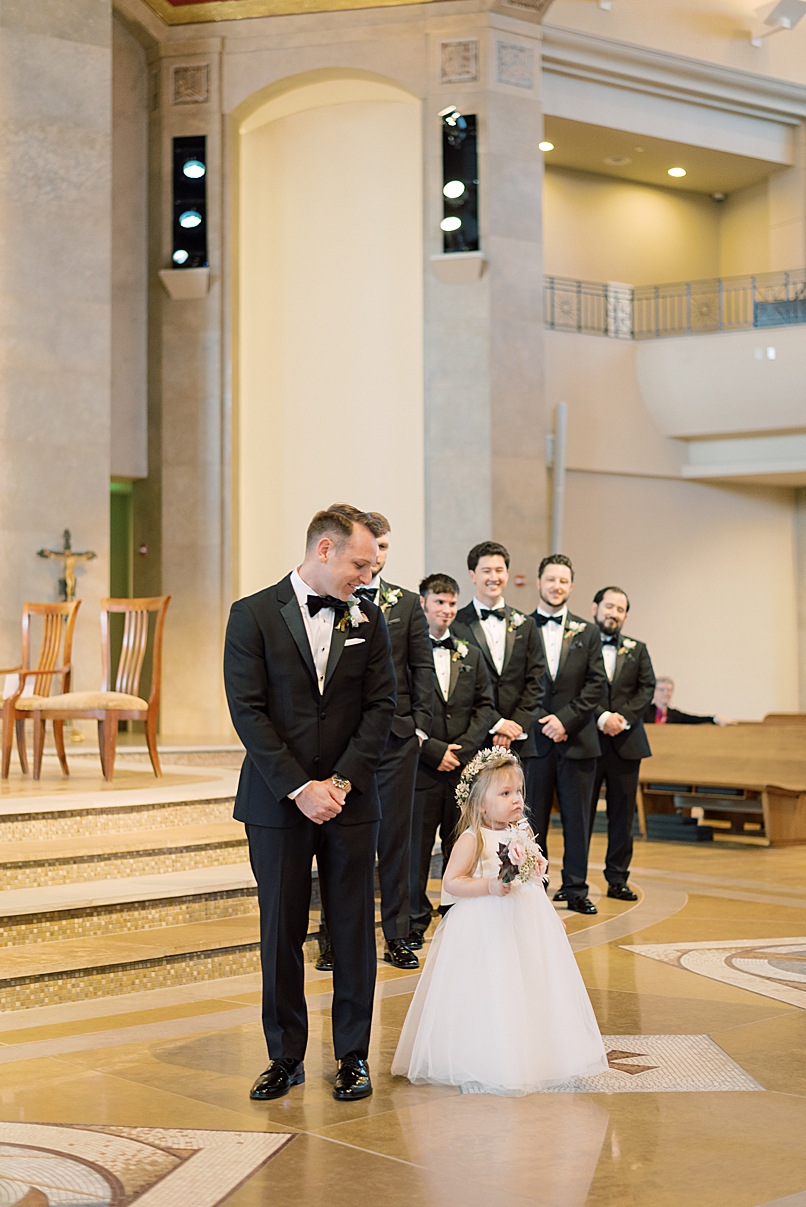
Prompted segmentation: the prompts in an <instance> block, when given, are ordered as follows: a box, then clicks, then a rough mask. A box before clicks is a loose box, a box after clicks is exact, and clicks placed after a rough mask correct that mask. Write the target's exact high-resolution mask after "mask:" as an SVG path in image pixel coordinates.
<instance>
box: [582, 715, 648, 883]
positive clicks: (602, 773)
mask: <svg viewBox="0 0 806 1207" xmlns="http://www.w3.org/2000/svg"><path fill="white" fill-rule="evenodd" d="M599 741H600V743H601V746H602V757H601V758H599V759H597V760H596V776H595V779H594V782H593V795H592V800H591V805H592V808H591V829H593V815H594V813H595V812H596V804H597V802H598V800H599V792H600V790H601V787H602V784H605V785H606V788H605V792H606V795H607V856H606V857H605V873H604V874H605V880H606V881H607V883H608V884H616V885H622V884H626V883H627V877H628V876H629V874H630V860H631V859H632V825H633V818H634V817H635V797H636V793H637V790H638V773H639V771H640V770H641V760H640V759H623V758H621V756H620V755H619V754H618V753H617V752H616V748H615V746H614V744H613V739H612V738H611V737H608V735H607V734H605V733H603V734H600V736H599Z"/></svg>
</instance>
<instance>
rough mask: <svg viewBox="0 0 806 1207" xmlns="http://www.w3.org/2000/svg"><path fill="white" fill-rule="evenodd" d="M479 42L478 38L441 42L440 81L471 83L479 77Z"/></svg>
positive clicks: (446, 82)
mask: <svg viewBox="0 0 806 1207" xmlns="http://www.w3.org/2000/svg"><path fill="white" fill-rule="evenodd" d="M478 60H479V44H478V41H477V40H476V38H467V39H465V40H464V41H461V42H460V41H457V42H442V43H440V65H439V82H440V83H441V84H469V83H472V81H473V80H477V79H478V78H479V77H478Z"/></svg>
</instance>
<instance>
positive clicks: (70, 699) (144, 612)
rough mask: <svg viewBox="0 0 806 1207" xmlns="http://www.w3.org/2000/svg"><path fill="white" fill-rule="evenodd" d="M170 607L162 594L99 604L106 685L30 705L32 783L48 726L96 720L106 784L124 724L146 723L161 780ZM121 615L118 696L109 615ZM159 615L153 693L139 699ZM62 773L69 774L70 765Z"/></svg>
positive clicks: (37, 773) (38, 770)
mask: <svg viewBox="0 0 806 1207" xmlns="http://www.w3.org/2000/svg"><path fill="white" fill-rule="evenodd" d="M170 602H171V597H170V595H158V596H154V597H153V598H150V599H102V600H101V667H102V672H103V682H102V684H101V690H100V691H99V692H67V693H66V694H65V695H62V696H51V697H50V698H49V699H48V700H42V699H40V700H36V699H35V702H34V704H33V705H32V716H33V721H34V779H35V780H38V779H39V776H40V774H41V770H42V753H43V751H44V747H45V723H46V722H47V721H53V725H54V731H55V729H56V726H57V725H58V724H62V725H63V724H64V722H65V721H67V720H76V721H78V720H95V721H97V722H98V748H99V751H100V755H101V767H102V768H103V773H104V779H105V780H106V781H107V782H110V781H111V780H112V777H113V775H114V773H115V747H116V745H117V739H118V724H119V722H120V721H145V723H146V744H147V746H148V753H149V755H150V756H151V766H152V767H153V768H154V774H155V775H157V776H161V775H162V768H161V767H160V760H159V754H158V753H157V717H158V715H159V708H160V684H161V676H162V635H163V630H164V628H165V613H166V612H167V610H168V604H169V603H170ZM115 612H122V613H123V614H124V616H125V621H124V625H123V645H122V647H121V651H120V658H119V660H118V666H117V674H116V676H115V688H114V691H112V690H110V684H111V682H112V634H111V626H110V619H109V618H110V616H111V615H112V614H113V613H115ZM152 612H156V614H157V616H156V623H155V624H154V633H153V641H152V651H151V692H150V694H149V697H148V700H147V701H146V700H143V699H141V698H140V697H139V696H138V695H137V692H138V691H139V689H140V676H141V674H142V670H143V663H144V661H145V656H146V650H147V647H148V631H149V623H148V621H149V615H150V613H152ZM62 770H63V771H64V772H65V774H69V772H68V770H67V766H66V763H62Z"/></svg>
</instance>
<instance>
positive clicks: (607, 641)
mask: <svg viewBox="0 0 806 1207" xmlns="http://www.w3.org/2000/svg"><path fill="white" fill-rule="evenodd" d="M602 645H618V637H616V636H615V634H614V635H613V636H612V637H603V638H602Z"/></svg>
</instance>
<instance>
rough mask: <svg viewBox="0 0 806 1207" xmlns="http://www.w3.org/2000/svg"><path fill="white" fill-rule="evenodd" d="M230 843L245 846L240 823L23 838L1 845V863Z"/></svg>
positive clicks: (122, 853)
mask: <svg viewBox="0 0 806 1207" xmlns="http://www.w3.org/2000/svg"><path fill="white" fill-rule="evenodd" d="M233 840H237V841H240V842H243V843H245V842H246V836H245V834H244V829H243V826H242V825H241V824H240V822H236V821H222V822H205V823H203V824H200V825H185V826H165V827H164V828H152V829H149V830H124V831H116V832H113V833H110V832H102V833H99V834H75V835H65V836H64V837H59V838H23V839H19V840H17V841H15V842H13V843H10V842H4V843H0V863H2V864H15V863H33V862H44V861H47V860H52V859H65V858H68V857H74V858H75V857H79V856H82V855H88V856H103V855H116V854H121V855H125V854H128V853H129V852H131V851H161V850H169V849H175V848H177V847H185V846H205V845H210V844H213V843H220V842H232V841H233Z"/></svg>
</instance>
